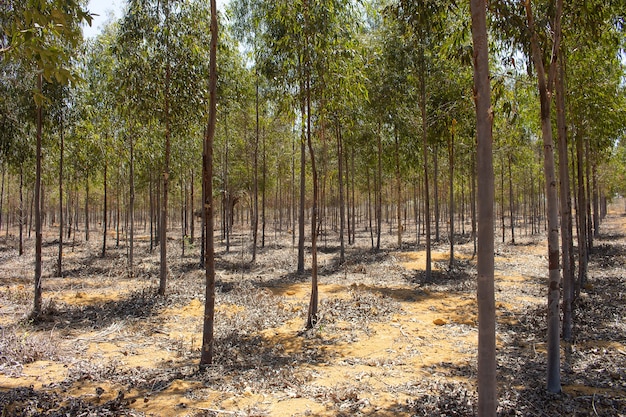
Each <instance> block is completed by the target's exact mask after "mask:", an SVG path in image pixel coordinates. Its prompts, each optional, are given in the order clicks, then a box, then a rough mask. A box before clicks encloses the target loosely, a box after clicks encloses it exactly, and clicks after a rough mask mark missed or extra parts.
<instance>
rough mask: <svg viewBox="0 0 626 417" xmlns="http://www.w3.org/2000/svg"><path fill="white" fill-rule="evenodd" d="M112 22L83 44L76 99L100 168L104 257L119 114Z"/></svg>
mask: <svg viewBox="0 0 626 417" xmlns="http://www.w3.org/2000/svg"><path fill="white" fill-rule="evenodd" d="M117 29H118V26H117V24H116V23H110V24H108V25H107V26H106V27H105V29H104V31H103V33H102V34H100V35H99V36H98V37H97V38H96V39H95V40H93V41H89V42H88V43H87V48H86V52H85V57H84V60H85V63H84V70H83V74H82V77H83V79H84V80H85V86H84V88H83V89H81V91H80V96H79V97H78V98H79V100H82V106H83V107H84V108H85V110H84V111H85V119H86V121H89V124H90V127H91V129H90V132H88V134H90V135H91V136H92V139H93V143H94V151H95V152H94V153H95V155H97V156H98V158H97V159H98V160H97V165H99V166H101V168H102V180H103V206H102V249H101V252H100V256H101V257H105V256H106V250H107V229H108V227H109V218H108V201H109V188H110V187H109V176H110V171H109V168H110V167H111V166H112V165H113V166H114V164H115V162H117V161H115V160H116V159H117V156H118V152H116V150H115V145H116V143H115V141H116V134H117V129H118V123H119V117H118V115H116V114H115V111H114V110H115V102H114V101H115V93H114V91H115V90H116V88H117V86H116V80H115V79H114V78H113V77H114V74H115V67H116V65H117V64H118V63H117V61H116V57H115V55H114V54H113V46H114V43H115V39H116V36H117Z"/></svg>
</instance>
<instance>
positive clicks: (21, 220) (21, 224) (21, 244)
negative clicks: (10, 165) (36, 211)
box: [18, 165, 24, 256]
mask: <svg viewBox="0 0 626 417" xmlns="http://www.w3.org/2000/svg"><path fill="white" fill-rule="evenodd" d="M18 223H19V227H20V232H19V234H20V236H19V240H20V241H19V248H18V255H19V256H22V255H23V254H24V168H23V167H22V165H20V218H19V222H18Z"/></svg>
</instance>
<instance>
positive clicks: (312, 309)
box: [305, 11, 319, 329]
mask: <svg viewBox="0 0 626 417" xmlns="http://www.w3.org/2000/svg"><path fill="white" fill-rule="evenodd" d="M305 12H306V11H305ZM306 136H307V144H308V146H309V156H310V158H311V174H312V177H313V207H312V208H311V298H310V300H309V310H308V313H307V322H306V328H307V329H312V328H313V326H315V324H316V323H317V305H318V286H317V231H318V229H317V205H318V188H319V185H318V181H319V180H318V178H317V167H316V166H315V150H314V149H313V140H312V138H311V79H310V74H309V73H308V70H307V80H306Z"/></svg>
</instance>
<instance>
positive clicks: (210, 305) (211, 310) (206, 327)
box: [200, 0, 217, 368]
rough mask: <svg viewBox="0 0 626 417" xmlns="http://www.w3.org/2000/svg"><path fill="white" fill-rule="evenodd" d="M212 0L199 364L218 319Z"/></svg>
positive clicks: (208, 355) (208, 356)
mask: <svg viewBox="0 0 626 417" xmlns="http://www.w3.org/2000/svg"><path fill="white" fill-rule="evenodd" d="M210 1H211V43H210V50H209V51H210V52H209V54H210V55H209V103H210V104H209V121H208V125H207V129H206V136H205V138H204V158H203V159H204V161H203V169H202V183H203V184H204V219H205V228H204V229H205V232H204V233H205V237H206V262H205V280H206V291H205V302H204V324H203V329H202V352H201V357H200V367H201V368H203V367H206V366H208V365H210V364H212V363H213V344H214V343H213V339H214V336H213V329H214V319H215V246H214V242H213V184H212V182H213V138H214V136H215V124H216V119H217V62H216V59H217V6H216V1H215V0H210Z"/></svg>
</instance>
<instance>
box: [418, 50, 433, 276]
mask: <svg viewBox="0 0 626 417" xmlns="http://www.w3.org/2000/svg"><path fill="white" fill-rule="evenodd" d="M419 56H420V57H419V63H420V109H421V114H422V158H423V159H424V160H423V163H424V225H425V231H426V272H425V277H424V279H425V280H426V281H427V282H428V281H430V280H431V278H432V254H431V238H430V192H429V184H428V122H427V119H426V116H427V114H426V79H425V78H426V70H425V62H424V60H425V57H424V50H423V48H422V47H420V51H419Z"/></svg>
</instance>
